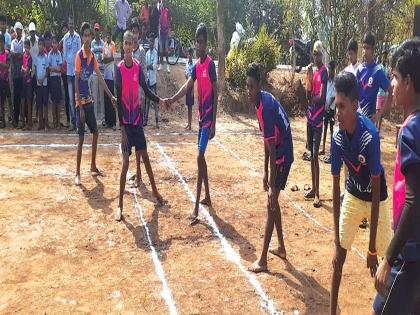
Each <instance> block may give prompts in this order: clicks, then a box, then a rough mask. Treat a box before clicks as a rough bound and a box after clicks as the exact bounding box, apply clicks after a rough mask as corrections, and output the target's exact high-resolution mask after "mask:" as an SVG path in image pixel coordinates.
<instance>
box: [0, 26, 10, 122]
mask: <svg viewBox="0 0 420 315" xmlns="http://www.w3.org/2000/svg"><path fill="white" fill-rule="evenodd" d="M4 41H5V40H4V34H0V123H1V124H0V128H5V127H6V118H5V110H4V102H5V101H6V98H7V96H8V95H10V85H9V51H8V50H6V49H5V42H4Z"/></svg>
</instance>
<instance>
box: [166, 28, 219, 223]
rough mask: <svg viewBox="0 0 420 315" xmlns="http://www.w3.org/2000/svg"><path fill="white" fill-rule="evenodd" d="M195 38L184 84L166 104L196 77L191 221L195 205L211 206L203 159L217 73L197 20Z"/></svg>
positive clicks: (212, 129)
mask: <svg viewBox="0 0 420 315" xmlns="http://www.w3.org/2000/svg"><path fill="white" fill-rule="evenodd" d="M195 40H196V45H197V53H198V57H199V60H198V61H197V62H196V64H195V65H194V67H193V68H192V73H191V77H190V78H189V79H188V80H187V82H186V83H185V84H184V86H183V87H182V88H181V89H180V90H179V91H178V93H176V94H175V95H174V96H173V97H171V98H170V99H169V100H168V101H167V102H166V104H167V105H168V106H169V105H170V104H172V103H174V102H176V101H178V100H180V99H181V98H182V97H184V96H185V95H186V94H187V92H188V91H189V90H190V89H191V88H193V87H194V82H195V81H197V90H198V114H199V127H200V128H199V131H198V157H197V163H198V178H197V196H196V201H195V207H194V211H193V213H192V215H191V216H190V217H189V218H190V220H191V224H192V225H193V224H196V223H197V222H198V208H199V205H200V203H201V204H204V205H207V206H209V207H211V199H210V189H209V179H208V173H207V163H206V159H205V157H204V154H205V152H206V148H207V144H208V141H209V140H211V139H213V138H214V136H215V134H216V114H217V97H218V93H217V77H216V66H215V64H214V61H213V60H212V59H211V58H210V56H209V55H208V54H207V28H206V26H205V25H204V24H203V23H201V24H200V25H198V27H197V30H196V32H195ZM203 181H204V188H205V192H206V193H205V197H204V199H203V200H201V202H199V200H200V195H201V186H202V183H203Z"/></svg>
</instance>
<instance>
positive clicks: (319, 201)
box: [314, 197, 322, 208]
mask: <svg viewBox="0 0 420 315" xmlns="http://www.w3.org/2000/svg"><path fill="white" fill-rule="evenodd" d="M321 205H322V204H321V200H319V197H315V200H314V207H315V208H320V207H321Z"/></svg>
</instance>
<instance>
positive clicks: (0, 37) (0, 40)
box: [0, 34, 6, 43]
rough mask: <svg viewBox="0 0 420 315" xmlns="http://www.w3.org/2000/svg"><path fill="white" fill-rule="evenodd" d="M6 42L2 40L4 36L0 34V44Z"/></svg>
mask: <svg viewBox="0 0 420 315" xmlns="http://www.w3.org/2000/svg"><path fill="white" fill-rule="evenodd" d="M5 41H6V39H5V38H4V34H0V42H3V43H4V42H5Z"/></svg>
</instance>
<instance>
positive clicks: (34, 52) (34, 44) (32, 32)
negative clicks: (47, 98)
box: [29, 22, 39, 121]
mask: <svg viewBox="0 0 420 315" xmlns="http://www.w3.org/2000/svg"><path fill="white" fill-rule="evenodd" d="M29 44H30V46H31V49H30V53H31V58H32V98H31V104H29V106H30V107H31V110H30V112H31V111H32V107H33V103H34V96H35V93H36V86H37V84H36V77H35V58H36V57H37V56H38V53H39V50H38V36H37V35H36V26H35V22H31V23H29ZM36 117H38V106H37V107H36ZM29 121H32V117H29Z"/></svg>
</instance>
